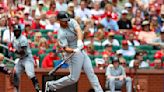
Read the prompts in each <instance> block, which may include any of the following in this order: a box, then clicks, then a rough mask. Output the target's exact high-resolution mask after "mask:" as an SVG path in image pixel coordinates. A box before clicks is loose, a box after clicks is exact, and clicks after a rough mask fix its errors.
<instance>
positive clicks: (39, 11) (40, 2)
mask: <svg viewBox="0 0 164 92" xmlns="http://www.w3.org/2000/svg"><path fill="white" fill-rule="evenodd" d="M43 6H44V2H43V1H42V0H40V1H39V2H38V7H37V8H36V11H35V16H40V15H42V13H43V12H44V11H43Z"/></svg>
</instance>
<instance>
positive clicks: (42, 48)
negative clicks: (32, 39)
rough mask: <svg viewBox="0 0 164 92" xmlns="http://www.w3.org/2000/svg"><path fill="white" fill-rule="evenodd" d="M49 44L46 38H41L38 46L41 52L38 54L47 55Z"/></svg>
mask: <svg viewBox="0 0 164 92" xmlns="http://www.w3.org/2000/svg"><path fill="white" fill-rule="evenodd" d="M48 47H49V44H48V43H47V40H46V38H41V39H40V40H39V44H38V48H39V52H38V54H39V55H40V54H45V53H46V49H48Z"/></svg>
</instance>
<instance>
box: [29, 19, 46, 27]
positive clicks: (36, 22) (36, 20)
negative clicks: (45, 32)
mask: <svg viewBox="0 0 164 92" xmlns="http://www.w3.org/2000/svg"><path fill="white" fill-rule="evenodd" d="M31 28H32V29H45V26H43V25H41V24H40V16H35V20H34V21H33V22H32V26H31Z"/></svg>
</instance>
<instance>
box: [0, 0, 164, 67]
mask: <svg viewBox="0 0 164 92" xmlns="http://www.w3.org/2000/svg"><path fill="white" fill-rule="evenodd" d="M59 11H67V12H68V13H69V15H70V17H71V18H74V19H76V20H77V22H78V23H79V25H80V27H81V29H82V31H83V33H84V44H85V48H84V49H85V50H86V52H87V53H88V55H89V57H90V58H91V60H92V65H93V67H99V68H100V69H105V68H106V67H107V66H108V65H109V64H111V62H112V57H118V58H119V62H120V64H122V66H123V67H133V65H134V62H138V63H139V68H159V69H160V68H163V66H164V64H163V60H164V58H163V57H164V2H163V1H162V0H72V1H71V0H66V1H64V0H0V31H1V32H0V33H1V34H0V36H1V42H2V43H3V44H6V45H7V44H9V43H10V42H12V41H13V39H14V34H13V32H12V31H13V28H12V25H15V24H18V25H20V26H21V29H22V34H23V35H25V36H26V37H27V38H28V42H29V44H30V47H31V50H32V54H33V57H34V59H35V65H36V67H42V68H49V67H54V66H55V65H57V64H58V63H60V62H61V59H62V56H63V55H62V54H59V53H58V50H59V49H60V48H59V44H58V42H57V32H58V29H59V28H60V25H59V23H58V21H57V19H56V16H57V14H58V12H59ZM1 51H3V52H5V53H6V54H5V56H7V57H11V56H13V55H12V54H11V53H10V52H7V51H4V50H1ZM13 59H14V56H13ZM63 67H68V65H65V66H63Z"/></svg>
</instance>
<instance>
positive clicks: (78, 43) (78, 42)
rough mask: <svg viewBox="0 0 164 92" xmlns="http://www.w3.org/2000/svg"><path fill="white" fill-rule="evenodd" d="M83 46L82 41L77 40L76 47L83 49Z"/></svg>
mask: <svg viewBox="0 0 164 92" xmlns="http://www.w3.org/2000/svg"><path fill="white" fill-rule="evenodd" d="M83 47H84V43H83V41H82V40H77V48H79V49H83Z"/></svg>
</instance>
